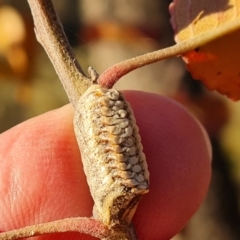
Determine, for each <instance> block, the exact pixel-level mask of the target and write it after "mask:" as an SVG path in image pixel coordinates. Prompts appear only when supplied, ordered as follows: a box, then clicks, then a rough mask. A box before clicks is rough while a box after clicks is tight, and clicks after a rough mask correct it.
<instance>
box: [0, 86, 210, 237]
mask: <svg viewBox="0 0 240 240" xmlns="http://www.w3.org/2000/svg"><path fill="white" fill-rule="evenodd" d="M125 96H126V99H127V100H128V101H129V102H130V103H131V106H132V108H133V110H134V113H135V117H136V120H137V124H138V126H139V129H140V134H141V137H142V144H143V147H144V152H145V154H146V158H147V162H148V166H149V172H150V191H149V193H148V194H146V195H145V196H144V197H143V199H142V200H141V201H140V203H139V206H138V209H137V212H136V214H135V216H134V219H133V222H134V226H135V228H136V232H137V233H138V236H139V239H151V240H154V239H158V240H169V239H170V238H171V237H172V236H174V235H175V234H176V233H177V232H179V231H180V230H181V228H182V227H183V226H184V225H185V224H186V222H187V221H188V220H189V218H190V217H191V216H192V214H193V213H194V212H195V211H196V210H197V208H198V207H199V205H200V204H201V202H202V201H203V198H204V196H205V194H206V191H207V188H208V185H209V181H210V175H211V170H210V157H211V153H210V152H211V151H210V144H209V141H208V139H207V137H206V135H205V133H204V131H203V130H202V128H201V127H200V125H199V124H198V123H197V122H196V120H195V119H194V118H193V117H192V116H191V115H190V114H189V113H188V112H187V111H186V110H185V109H184V108H183V107H181V106H180V105H179V104H177V103H176V102H174V101H172V100H170V99H167V98H164V97H161V96H158V95H155V94H150V93H143V92H136V91H126V92H125ZM72 121H73V109H72V107H71V106H70V105H67V106H64V107H62V108H60V109H57V110H54V111H51V112H48V113H46V114H43V115H41V116H38V117H36V118H33V119H30V120H28V121H26V122H24V123H22V124H20V125H18V126H16V127H14V128H12V129H10V130H8V131H7V132H5V133H3V134H1V135H0V178H1V179H0V195H1V199H0V210H1V218H0V231H1V232H5V231H8V230H11V229H16V228H20V227H24V226H27V225H33V224H37V223H44V222H49V221H53V220H57V219H62V218H68V217H78V216H83V217H84V216H87V217H90V216H91V215H92V207H93V201H92V199H91V195H90V192H89V189H88V185H87V183H86V179H85V175H84V172H83V169H82V163H81V157H80V152H79V149H78V145H77V142H76V139H75V135H74V131H73V124H72ZM96 161H97V159H96ZM34 239H44V240H46V239H51V240H53V239H73V240H74V239H94V238H93V237H90V236H86V235H83V234H82V235H81V234H79V233H64V234H51V235H45V236H40V237H37V238H34Z"/></svg>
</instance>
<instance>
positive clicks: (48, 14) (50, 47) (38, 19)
mask: <svg viewBox="0 0 240 240" xmlns="http://www.w3.org/2000/svg"><path fill="white" fill-rule="evenodd" d="M28 3H29V6H30V8H31V11H32V15H33V19H34V25H35V33H36V36H37V39H38V41H39V42H40V43H41V44H42V46H43V48H44V49H45V51H46V52H47V54H48V56H49V58H50V60H51V61H52V63H53V66H54V68H55V70H56V72H57V74H58V76H59V78H60V80H61V82H62V84H63V86H64V89H65V91H66V92H67V95H68V98H69V100H70V101H71V103H72V104H73V106H75V105H76V103H77V102H78V100H79V98H80V96H81V95H82V94H83V92H85V90H86V89H87V88H88V87H89V86H90V85H91V84H92V81H91V80H90V79H89V78H87V77H86V76H85V75H84V73H83V71H82V69H81V67H80V65H79V63H78V61H77V59H76V57H75V55H74V53H73V52H72V49H71V47H70V45H69V42H68V40H67V38H66V35H65V33H64V31H63V28H62V25H61V23H60V21H59V19H58V16H57V14H56V13H55V10H54V7H53V5H52V2H51V1H49V0H28Z"/></svg>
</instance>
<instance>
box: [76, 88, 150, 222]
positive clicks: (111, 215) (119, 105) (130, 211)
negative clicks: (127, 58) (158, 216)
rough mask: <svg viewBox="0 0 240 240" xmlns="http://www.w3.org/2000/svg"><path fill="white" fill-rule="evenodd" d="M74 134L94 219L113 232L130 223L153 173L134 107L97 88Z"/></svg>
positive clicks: (86, 99) (84, 102)
mask: <svg viewBox="0 0 240 240" xmlns="http://www.w3.org/2000/svg"><path fill="white" fill-rule="evenodd" d="M74 129H75V134H76V136H77V141H78V144H79V147H80V151H81V157H82V162H83V166H84V171H85V174H86V176H87V181H88V185H89V187H90V191H91V195H92V197H93V200H94V213H93V214H94V217H95V218H96V219H99V220H101V221H102V222H103V223H104V224H106V225H109V226H113V225H116V224H121V223H123V224H128V223H130V222H131V219H132V217H133V215H134V213H135V210H136V207H137V204H138V202H139V200H140V199H141V197H142V195H143V194H145V193H147V192H148V187H149V172H148V169H147V163H146V159H145V155H144V153H143V151H142V150H143V147H142V144H141V141H140V135H139V133H138V127H137V125H136V121H135V118H134V115H133V111H132V109H131V107H130V105H129V103H128V102H126V100H125V99H124V96H123V94H122V93H121V92H119V91H117V90H115V89H107V88H101V87H100V86H99V85H93V86H91V87H90V88H89V89H88V90H87V91H86V92H85V93H84V95H83V96H82V97H81V99H80V100H79V103H78V105H77V110H76V112H75V116H74Z"/></svg>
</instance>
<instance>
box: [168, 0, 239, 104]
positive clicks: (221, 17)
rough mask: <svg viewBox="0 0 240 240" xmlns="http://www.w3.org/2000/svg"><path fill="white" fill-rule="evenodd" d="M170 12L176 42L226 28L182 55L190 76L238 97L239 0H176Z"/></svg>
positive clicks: (230, 95)
mask: <svg viewBox="0 0 240 240" xmlns="http://www.w3.org/2000/svg"><path fill="white" fill-rule="evenodd" d="M170 12H171V23H172V26H173V28H174V30H175V33H176V35H175V40H176V42H184V41H187V40H188V41H189V40H191V39H192V41H195V39H196V38H199V37H201V36H207V35H211V34H212V33H213V32H215V31H216V29H220V30H221V29H225V31H222V32H221V31H220V34H219V36H218V38H215V37H214V38H213V39H212V40H211V41H209V42H208V43H205V44H204V45H202V46H200V47H198V48H195V50H193V51H190V52H187V53H184V54H183V55H182V56H183V59H184V61H185V62H186V65H187V68H188V70H189V71H190V72H191V75H192V76H193V78H195V79H199V80H201V81H202V82H203V83H204V84H205V85H206V86H207V87H208V88H209V89H210V90H217V91H219V92H220V93H222V94H225V95H227V96H228V97H230V98H232V99H234V100H238V99H240V54H239V52H238V51H239V49H240V1H239V0H215V1H208V0H201V1H199V0H190V1H186V0H175V1H174V2H173V3H172V4H171V5H170ZM231 25H232V26H233V25H235V26H234V27H233V28H231Z"/></svg>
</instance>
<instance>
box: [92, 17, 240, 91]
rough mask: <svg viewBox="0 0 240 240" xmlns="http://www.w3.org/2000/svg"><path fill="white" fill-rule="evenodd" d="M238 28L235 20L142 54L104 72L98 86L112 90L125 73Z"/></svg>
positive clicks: (175, 54)
mask: <svg viewBox="0 0 240 240" xmlns="http://www.w3.org/2000/svg"><path fill="white" fill-rule="evenodd" d="M239 28H240V21H239V19H236V20H235V21H231V22H229V23H226V24H224V25H221V26H219V27H218V28H216V29H214V30H212V31H211V32H207V33H205V34H202V35H199V36H196V37H194V38H191V39H189V40H186V41H183V42H180V43H177V44H175V45H173V46H171V47H167V48H164V49H160V50H158V51H154V52H151V53H147V54H143V55H141V56H138V57H134V58H131V59H128V60H125V61H122V62H120V63H117V64H115V65H113V66H111V67H109V68H108V69H107V70H105V71H104V72H103V73H102V74H101V75H100V76H99V78H98V81H97V82H98V84H99V85H101V86H104V87H107V88H112V87H113V85H114V84H115V83H116V82H117V81H118V80H119V79H120V78H121V77H123V76H124V75H126V74H127V73H129V72H131V71H133V70H135V69H137V68H140V67H143V66H146V65H148V64H151V63H154V62H158V61H160V60H163V59H166V58H169V57H174V56H179V55H182V54H184V53H187V52H189V51H191V50H194V49H196V48H198V47H201V46H203V45H205V44H207V43H208V42H211V41H213V40H215V39H217V38H220V37H222V36H224V35H226V34H229V33H231V32H233V31H236V30H238V29H239Z"/></svg>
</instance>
